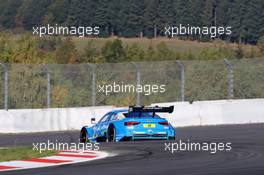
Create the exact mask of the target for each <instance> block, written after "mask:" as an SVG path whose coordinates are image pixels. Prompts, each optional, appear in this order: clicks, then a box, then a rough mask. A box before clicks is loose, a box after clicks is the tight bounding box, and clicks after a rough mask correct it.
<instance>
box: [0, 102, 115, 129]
mask: <svg viewBox="0 0 264 175" xmlns="http://www.w3.org/2000/svg"><path fill="white" fill-rule="evenodd" d="M113 108H114V107H112V106H101V107H85V108H60V109H59V108H54V109H18V110H8V111H5V110H0V133H24V132H43V131H63V130H76V129H81V127H82V126H84V125H91V123H90V121H91V118H93V117H95V118H100V117H101V116H102V115H104V114H105V113H107V112H108V111H111V110H112V109H113Z"/></svg>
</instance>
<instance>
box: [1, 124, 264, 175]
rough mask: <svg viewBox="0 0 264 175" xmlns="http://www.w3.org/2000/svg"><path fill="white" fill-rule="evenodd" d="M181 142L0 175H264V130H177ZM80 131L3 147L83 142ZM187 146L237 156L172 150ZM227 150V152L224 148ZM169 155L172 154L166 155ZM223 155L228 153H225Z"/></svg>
mask: <svg viewBox="0 0 264 175" xmlns="http://www.w3.org/2000/svg"><path fill="white" fill-rule="evenodd" d="M176 136H177V137H176V140H172V141H129V142H119V143H100V145H99V146H100V150H102V151H107V152H109V153H112V154H115V155H116V156H113V157H108V158H105V159H101V160H95V161H91V162H85V163H80V164H73V165H62V166H56V167H49V168H38V169H28V170H18V171H9V172H0V175H2V174H5V175H68V174H69V175H87V174H95V175H104V174H106V175H132V174H133V175H134V174H136V175H140V174H144V175H145V174H146V175H162V174H164V175H170V174H173V175H174V174H179V175H182V174H183V175H185V174H186V175H187V174H188V175H202V174H203V175H204V174H213V175H225V174H228V175H249V174H250V175H263V174H264V124H246V125H225V126H201V127H186V128H176ZM78 137H79V132H78V131H72V132H49V133H35V134H9V135H6V134H0V147H12V146H31V147H33V146H32V143H33V142H35V143H36V142H47V140H50V141H53V142H63V143H64V142H67V143H71V142H77V140H78ZM180 140H181V141H182V142H185V143H200V144H204V143H207V144H212V143H217V144H219V143H224V144H226V143H231V148H232V149H231V150H229V151H228V150H222V149H219V150H218V151H217V152H216V153H214V154H212V153H210V150H209V151H202V150H196V151H194V150H192V151H180V150H176V149H175V150H174V153H173V154H172V153H171V151H169V150H168V147H166V145H167V146H168V145H169V144H170V148H172V147H171V146H172V144H174V146H175V147H174V148H176V145H179V143H180ZM221 148H222V147H221ZM165 149H166V150H165ZM221 150H222V151H221Z"/></svg>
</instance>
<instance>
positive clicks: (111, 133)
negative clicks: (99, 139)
mask: <svg viewBox="0 0 264 175" xmlns="http://www.w3.org/2000/svg"><path fill="white" fill-rule="evenodd" d="M107 141H108V142H115V141H116V129H115V127H114V126H110V127H109V128H108V131H107Z"/></svg>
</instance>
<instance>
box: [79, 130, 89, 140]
mask: <svg viewBox="0 0 264 175" xmlns="http://www.w3.org/2000/svg"><path fill="white" fill-rule="evenodd" d="M80 142H81V143H86V142H89V140H88V133H87V130H86V129H82V130H81V132H80Z"/></svg>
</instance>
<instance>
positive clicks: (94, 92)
mask: <svg viewBox="0 0 264 175" xmlns="http://www.w3.org/2000/svg"><path fill="white" fill-rule="evenodd" d="M95 68H96V65H93V66H92V70H93V73H92V105H93V106H95V105H96V72H95Z"/></svg>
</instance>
